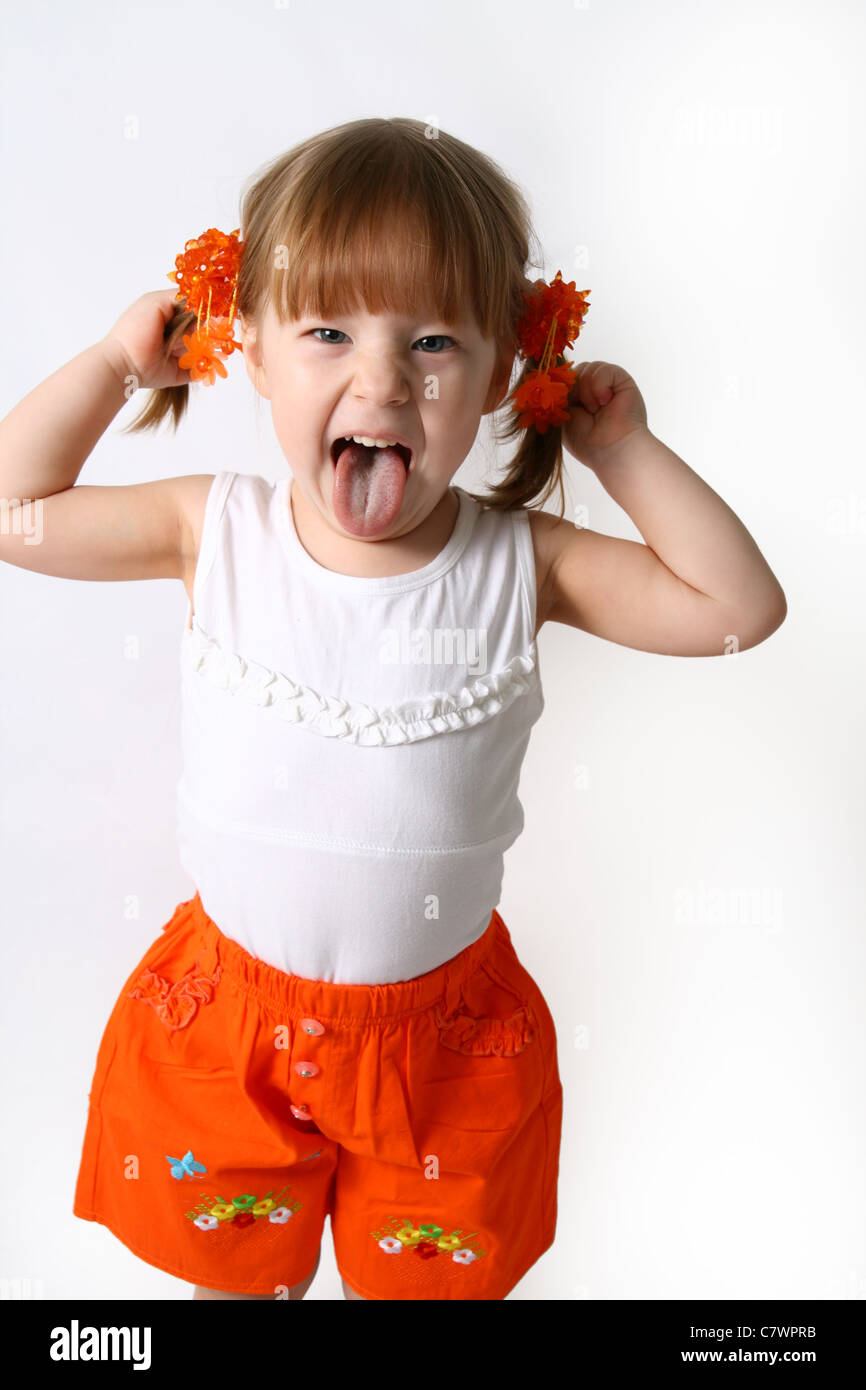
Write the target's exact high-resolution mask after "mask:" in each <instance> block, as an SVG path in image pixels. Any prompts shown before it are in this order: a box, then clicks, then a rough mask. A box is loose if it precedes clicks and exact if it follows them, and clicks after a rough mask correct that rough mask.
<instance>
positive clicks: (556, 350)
mask: <svg viewBox="0 0 866 1390" xmlns="http://www.w3.org/2000/svg"><path fill="white" fill-rule="evenodd" d="M588 294H589V290H576V289H575V288H574V281H573V280H572V281H571V282H570V283H569V284H566V283H565V282H564V280H563V278H562V271H561V270H558V271H557V272H556V276H555V277H554V279H553V280H552V281H551V282H550V284H548V283H547V281H545V280H536V281H535V284H534V285H533V287H532V289H530V290H527V291H526V292H525V294H524V296H523V300H524V312H523V316H522V318H521V319H520V322H519V323H518V325H517V336H518V340H519V342H520V351H521V354H522V356H523V357H526V358H532V359H533V360H534V361H535V362H537V363H538V366H537V368H536V369H535V371H533V372H530V373H529V374H528V376H527V377H526V379H525V380H524V381H523V382H521V384H520V386H519V387H518V388H517V390H516V391H515V393H514V401H513V404H512V409H513V410H516V411H517V412H518V414H519V419H518V422H517V423H518V425H519V426H520V428H521V429H526V428H528V426H530V425H533V426H534V427H535V429H536V430H537V431H538V433H539V434H546V433H547V428H548V426H549V425H561V424H563V423H564V421H566V420H567V419H568V418H569V411H568V410H567V408H566V406H567V403H568V396H569V392H570V391H571V388H572V387H573V386H574V383H575V381H576V379H577V369H576V368H575V367H573V366H572V365H571V363H570V362H566V361H565V359H564V358H563V360H562V361H561V362H560V361H557V360H555V359H558V358H561V357H562V354H563V352H564V350H565V349H566V348H567V347H573V346H574V340H575V338H577V336H578V334H579V333H580V330H581V328H582V327H583V320H584V318H585V316H586V311H587V309H588V307H589V301H588V299H587V295H588Z"/></svg>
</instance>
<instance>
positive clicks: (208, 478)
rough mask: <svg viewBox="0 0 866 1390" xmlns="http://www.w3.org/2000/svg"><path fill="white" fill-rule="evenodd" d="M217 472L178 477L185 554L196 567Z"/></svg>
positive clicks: (178, 498)
mask: <svg viewBox="0 0 866 1390" xmlns="http://www.w3.org/2000/svg"><path fill="white" fill-rule="evenodd" d="M216 477H217V474H216V473H190V474H188V475H187V476H186V477H184V478H178V479H177V500H178V505H179V507H180V513H181V524H182V527H183V537H184V546H183V550H184V556H185V558H186V560H187V562H188V563H191V564H192V567H193V568H195V564H196V561H197V560H198V553H199V550H200V548H201V533H202V527H203V525H204V514H205V507H206V506H207V499H208V496H209V494H210V490H211V487H212V485H213V482H214V479H215V478H216Z"/></svg>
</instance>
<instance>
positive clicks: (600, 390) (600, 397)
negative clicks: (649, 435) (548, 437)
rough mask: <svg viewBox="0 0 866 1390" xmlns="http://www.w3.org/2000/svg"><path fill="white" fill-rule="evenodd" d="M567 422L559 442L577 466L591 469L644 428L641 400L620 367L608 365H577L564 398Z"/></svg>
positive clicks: (632, 382)
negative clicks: (566, 398) (576, 461)
mask: <svg viewBox="0 0 866 1390" xmlns="http://www.w3.org/2000/svg"><path fill="white" fill-rule="evenodd" d="M568 409H569V411H570V419H568V420H566V421H565V423H564V424H563V426H562V442H563V444H564V445H565V447H566V449H568V451H569V453H570V454H573V455H574V457H575V458H576V459H579V460H580V462H581V463H585V464H586V465H587V467H589V468H594V467H595V465H596V463H601V462H602V460H603V458H604V457H605V454H606V453H607V454H608V456H609V455H610V454H611V453H614V452H615V446H616V445H618V444H621V443H622V441H623V440H624V439H626V438H627V437H628V436H629V435H630V434H633V433H634V431H635V430H641V429H644V430H645V429H647V428H648V426H647V414H646V406H645V405H644V399H643V396H642V395H641V393H640V391H639V390H638V388H637V384H636V382H635V381H634V379H633V378H632V377H630V376H629V374H628V372H627V371H626V370H625V368H623V367H617V366H615V365H614V363H612V362H580V363H578V364H577V380H576V381H575V383H574V386H573V387H572V389H571V391H570V393H569V396H568Z"/></svg>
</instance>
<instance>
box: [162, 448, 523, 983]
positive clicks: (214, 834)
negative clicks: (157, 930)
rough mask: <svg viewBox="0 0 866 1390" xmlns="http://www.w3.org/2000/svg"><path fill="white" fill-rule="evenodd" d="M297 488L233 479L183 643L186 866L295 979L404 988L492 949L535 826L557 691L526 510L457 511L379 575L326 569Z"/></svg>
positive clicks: (209, 904) (210, 529) (209, 516)
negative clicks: (512, 875) (513, 848)
mask: <svg viewBox="0 0 866 1390" xmlns="http://www.w3.org/2000/svg"><path fill="white" fill-rule="evenodd" d="M290 489H291V479H290V478H289V479H286V480H284V481H281V482H278V483H276V484H273V483H270V482H268V481H267V480H266V479H265V478H261V477H258V476H255V475H249V474H243V473H235V472H221V473H218V474H217V475H216V477H215V479H214V481H213V483H212V484H211V488H210V492H209V494H208V498H207V504H206V507H205V513H204V523H203V529H202V536H201V546H200V551H199V560H198V566H197V569H196V574H195V579H194V582H193V602H192V605H190V608H189V610H188V613H187V626H186V628H185V630H184V634H183V639H182V644H181V662H180V664H181V697H182V703H181V738H182V751H183V771H182V775H181V777H180V780H179V782H178V787H177V793H178V799H177V808H178V822H177V828H178V844H179V850H180V858H181V863H182V865H183V867H184V869H185V870H186V872H187V873H188V874H189V875H190V877H191V878H192V880H193V882H194V884H195V887H196V889H197V890H198V892H199V894H200V896H201V900H202V904H203V906H204V909H205V911H206V912H207V913H208V915H209V916H210V917H211V918H213V920H214V921H215V922H216V924H217V926H218V927H219V928H220V930H221V931H222V932H223V933H224V935H226V936H228V937H231V938H232V939H233V940H234V941H237V942H239V943H240V945H241V946H243V947H244V948H245V949H246V950H247V951H249V952H250V953H251V954H252V955H253V956H256V957H258V958H259V959H260V960H263V961H266V962H267V963H268V964H269V965H273V966H276V967H277V968H278V969H280V970H284V971H286V972H288V973H291V974H295V975H300V976H303V977H305V978H306V979H314V980H326V981H328V982H332V983H336V984H367V985H372V984H390V983H392V982H395V981H398V980H408V979H413V978H414V977H415V976H417V975H422V974H425V973H426V972H427V971H429V970H433V969H435V968H436V967H437V966H439V965H441V964H443V962H445V961H447V960H450V959H451V957H452V956H455V955H457V953H458V952H459V951H462V950H463V948H464V947H465V946H468V945H470V944H471V943H472V942H473V941H476V940H477V939H478V937H480V936H481V935H482V934H483V932H484V931H485V929H486V927H487V924H488V922H489V920H490V915H491V912H492V910H493V908H494V907H496V906H497V904H498V903H499V901H500V892H501V887H502V873H503V854H504V851H505V850H506V849H507V848H508V847H509V846H510V845H511V844H512V843H513V842H514V840H516V839H517V837H518V835H519V834H520V832H521V830H522V829H523V808H522V806H521V803H520V801H519V799H518V795H517V789H518V782H519V778H520V768H521V764H522V762H523V757H524V754H525V752H526V748H527V745H528V742H529V735H530V730H531V727H532V725H533V724H534V723H535V721H536V720H537V719H538V718H539V716H540V715H541V712H542V709H543V707H544V697H543V694H542V689H541V681H540V675H539V668H538V653H537V647H536V642H535V638H534V630H535V605H536V593H535V564H534V558H533V548H532V537H531V534H530V529H529V516H528V513H527V512H526V511H524V510H522V509H521V510H517V511H510V512H502V511H496V510H494V509H492V508H487V507H482V506H481V505H480V504H479V503H477V502H476V501H475V500H474V499H473V498H472V497H470V496H469V494H468V493H466V492H465V491H464V490H463V488H460V487H455V488H454V489H453V490H454V491H455V492H456V495H457V498H458V501H459V504H460V508H459V513H458V517H457V521H456V523H455V526H454V530H453V532H452V534H451V537H450V539H449V540H448V542H447V544H446V545H445V548H444V549H443V550H442V551H441V552H440V553H439V554H438V555H437V556H436V557H435V559H433V560H431V561H430V563H429V564H427V565H425V566H423V568H421V569H417V570H413V571H412V572H411V573H409V574H399V575H391V576H388V577H386V578H381V579H370V578H361V577H358V576H355V575H346V574H341V573H338V572H337V571H334V570H329V569H326V568H325V567H324V566H322V565H320V564H319V563H318V561H316V560H314V559H313V557H312V556H311V555H310V554H309V552H308V551H307V550H305V549H304V547H303V545H302V543H301V541H300V538H299V536H298V534H297V532H296V530H295V526H294V520H293V517H292V509H291V502H290Z"/></svg>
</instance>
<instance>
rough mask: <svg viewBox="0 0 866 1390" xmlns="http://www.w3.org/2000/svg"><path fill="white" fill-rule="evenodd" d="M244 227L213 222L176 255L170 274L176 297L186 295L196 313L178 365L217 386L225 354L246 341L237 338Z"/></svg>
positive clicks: (169, 277) (187, 305)
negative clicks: (222, 229)
mask: <svg viewBox="0 0 866 1390" xmlns="http://www.w3.org/2000/svg"><path fill="white" fill-rule="evenodd" d="M239 233H240V228H236V229H235V231H233V232H229V233H228V234H226V233H225V232H220V231H218V230H217V228H216V227H210V228H209V229H208V230H207V231H206V232H202V234H201V236H199V237H194V238H193V239H192V240H191V241H188V242H187V243H186V246H185V247H184V249H183V251H182V252H181V254H180V255H179V256H177V257H176V258H175V262H174V264H175V267H176V269H175V270H170V271H169V272H168V279H169V280H174V281H175V283H176V284H177V285H178V287H179V288H178V292H177V294H176V295H175V298H176V299H178V300H181V299H185V300H186V307H187V309H189V310H191V311H192V312H193V313H194V314H195V315H196V326H195V331H194V332H193V333H190V334H184V335H183V345H184V347H185V348H186V352H185V353H184V355H183V356H182V357H179V358H178V366H179V367H182V368H183V370H184V371H188V372H189V374H190V376H191V377H192V380H193V381H201V382H202V383H203V384H204V385H205V386H213V383H214V380H215V377H216V373H219V375H220V376H222V377H225V376H227V375H228V373H227V372H226V369H225V367H224V366H223V359H224V358H226V357H229V356H231V354H232V353H233V352H234V351H235V349H237V350H238V351H239V352H243V345H242V344H241V343H239V342H236V341H235V338H234V321H235V299H236V298H237V279H238V271H239V269H240V264H241V256H242V255H243V243H242V242H241V241H240V239H239Z"/></svg>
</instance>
